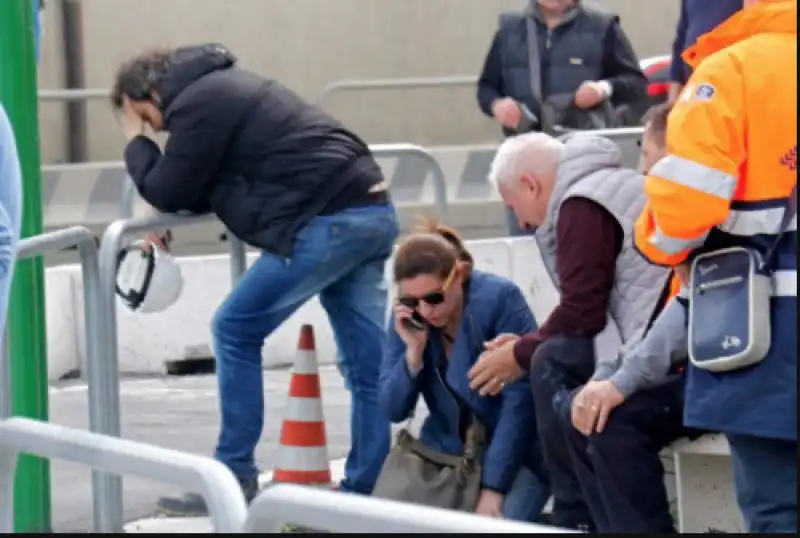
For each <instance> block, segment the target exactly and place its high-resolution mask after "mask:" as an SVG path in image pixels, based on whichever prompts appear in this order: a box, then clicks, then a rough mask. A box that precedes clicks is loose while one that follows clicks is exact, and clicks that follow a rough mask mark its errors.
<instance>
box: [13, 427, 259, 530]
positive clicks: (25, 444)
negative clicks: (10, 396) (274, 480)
mask: <svg viewBox="0 0 800 538" xmlns="http://www.w3.org/2000/svg"><path fill="white" fill-rule="evenodd" d="M20 452H23V453H27V454H31V455H33V456H37V457H40V458H49V459H59V460H64V461H69V462H72V463H80V464H83V465H87V466H89V467H91V468H92V469H96V470H101V471H103V472H105V473H111V474H114V475H120V474H126V475H135V476H139V477H142V478H149V479H151V480H156V481H159V482H167V483H170V484H173V485H175V486H179V487H183V488H186V489H189V490H191V491H197V492H198V493H200V494H201V495H202V496H203V498H204V499H205V501H206V505H207V506H208V511H209V515H210V516H211V521H212V523H213V525H214V529H215V531H216V532H218V533H240V532H241V531H242V528H243V525H244V522H245V520H246V517H247V505H246V504H245V500H244V495H243V494H242V489H241V486H239V483H238V482H237V481H236V478H235V477H234V476H233V474H232V473H231V472H230V471H229V470H228V468H227V467H225V465H223V464H222V463H220V462H218V461H215V460H213V459H211V458H204V457H201V456H196V455H194V454H187V453H184V452H178V451H175V450H168V449H165V448H159V447H155V446H151V445H147V444H144V443H137V442H134V441H128V440H124V439H114V438H113V437H107V436H104V435H98V434H96V433H90V432H86V431H82V430H77V429H73V428H66V427H64V426H57V425H54V424H47V423H44V422H39V421H36V420H30V419H23V418H9V419H5V420H0V534H10V533H12V532H14V474H15V473H14V471H15V469H16V466H17V457H18V455H19V453H20ZM116 531H117V532H121V531H122V528H121V526H120V528H119V529H116Z"/></svg>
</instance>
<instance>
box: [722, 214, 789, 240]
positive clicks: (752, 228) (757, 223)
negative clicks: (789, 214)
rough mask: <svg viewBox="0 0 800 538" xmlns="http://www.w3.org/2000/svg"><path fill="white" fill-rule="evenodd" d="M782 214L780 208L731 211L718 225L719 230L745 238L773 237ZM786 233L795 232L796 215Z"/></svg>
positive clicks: (778, 226)
mask: <svg viewBox="0 0 800 538" xmlns="http://www.w3.org/2000/svg"><path fill="white" fill-rule="evenodd" d="M784 212H785V210H784V209H783V208H780V207H774V208H771V209H754V210H749V211H746V210H741V209H732V210H731V214H730V216H729V217H728V218H727V219H726V220H725V222H724V223H722V224H721V225H720V227H719V229H720V230H722V231H723V232H728V233H729V234H733V235H740V236H745V237H748V236H752V235H759V234H770V235H774V234H776V233H778V228H780V225H781V220H782V219H783V214H784ZM787 231H792V232H794V231H797V215H795V216H794V218H793V219H792V221H791V222H790V223H789V227H788V228H787Z"/></svg>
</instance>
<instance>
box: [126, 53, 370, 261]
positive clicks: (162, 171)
mask: <svg viewBox="0 0 800 538" xmlns="http://www.w3.org/2000/svg"><path fill="white" fill-rule="evenodd" d="M235 63H236V58H235V57H234V56H233V55H232V54H231V53H230V52H228V51H227V49H225V48H224V47H222V46H219V45H202V46H195V47H185V48H181V49H178V50H177V51H176V53H175V54H174V56H173V57H172V60H171V62H170V65H169V67H168V71H167V74H166V76H165V77H164V78H163V79H162V80H161V81H160V82H159V85H158V87H159V90H160V91H159V93H160V96H161V107H162V110H163V113H164V119H165V127H166V131H168V132H169V133H170V136H169V140H168V141H167V145H166V148H165V150H164V153H163V155H162V153H161V151H160V149H159V148H158V146H157V145H156V144H155V143H154V142H153V141H152V140H150V139H149V138H147V137H144V136H139V137H137V138H135V139H133V140H132V141H131V142H130V143H129V144H128V146H127V148H126V150H125V161H126V164H127V167H128V172H129V173H130V175H131V177H132V178H133V181H134V182H135V183H136V186H137V188H138V190H139V193H140V194H141V196H142V198H144V199H145V200H146V201H147V202H148V203H149V204H151V205H152V206H153V207H155V208H156V209H158V210H159V211H162V212H177V211H181V210H188V211H192V212H195V213H207V212H210V211H211V212H214V213H215V214H216V215H217V216H218V217H219V219H220V220H221V221H222V222H223V223H224V224H225V226H227V227H228V229H229V230H230V231H231V232H232V233H233V234H235V235H236V236H237V237H239V238H240V239H242V240H243V241H245V242H246V243H249V244H250V245H253V246H255V247H259V248H263V249H265V250H267V251H270V252H273V253H276V254H279V255H282V256H285V257H289V256H290V255H291V252H292V245H293V242H294V237H295V235H296V233H297V231H298V230H299V229H300V228H302V227H303V226H304V225H305V224H306V223H307V222H308V221H309V220H311V219H312V218H313V217H315V216H317V215H318V214H320V212H322V211H323V210H324V209H325V208H326V207H328V206H329V204H331V202H332V200H334V198H336V197H337V196H341V195H342V193H346V192H355V193H356V195H357V194H358V191H361V192H366V191H367V190H368V189H369V187H370V186H371V185H373V184H375V183H378V182H380V181H381V180H382V179H383V177H382V174H381V170H380V168H379V167H378V165H377V163H376V162H375V161H374V159H373V158H372V156H371V154H370V151H369V149H368V147H367V145H366V144H365V143H364V142H363V141H362V140H361V139H359V138H358V137H357V136H356V135H355V134H353V133H351V132H350V131H348V130H347V129H345V128H344V126H343V125H342V124H340V123H339V122H338V121H337V120H336V119H334V118H333V117H331V116H330V115H328V114H327V113H325V112H323V111H322V110H320V109H319V108H317V107H315V106H313V105H310V104H308V103H306V102H305V101H303V100H302V99H301V98H300V97H299V96H298V95H296V94H295V93H294V92H292V91H291V90H289V89H288V88H286V87H285V86H283V85H282V84H280V83H279V82H277V81H275V80H271V79H268V78H265V77H262V76H260V75H257V74H255V73H252V72H250V71H247V70H245V69H241V68H239V67H236V66H235ZM356 183H357V184H360V185H357V186H358V187H359V188H358V189H354V188H353V185H354V184H356ZM362 187H363V188H362Z"/></svg>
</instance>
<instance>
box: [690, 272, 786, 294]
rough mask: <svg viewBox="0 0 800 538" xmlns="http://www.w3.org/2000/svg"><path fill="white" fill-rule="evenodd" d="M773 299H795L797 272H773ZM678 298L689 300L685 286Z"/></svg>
mask: <svg viewBox="0 0 800 538" xmlns="http://www.w3.org/2000/svg"><path fill="white" fill-rule="evenodd" d="M772 286H773V288H772V295H773V297H797V270H796V269H786V270H783V271H775V272H774V273H773V275H772ZM678 297H682V298H684V299H689V298H690V297H691V292H690V290H689V288H687V287H686V286H681V290H680V292H679V293H678Z"/></svg>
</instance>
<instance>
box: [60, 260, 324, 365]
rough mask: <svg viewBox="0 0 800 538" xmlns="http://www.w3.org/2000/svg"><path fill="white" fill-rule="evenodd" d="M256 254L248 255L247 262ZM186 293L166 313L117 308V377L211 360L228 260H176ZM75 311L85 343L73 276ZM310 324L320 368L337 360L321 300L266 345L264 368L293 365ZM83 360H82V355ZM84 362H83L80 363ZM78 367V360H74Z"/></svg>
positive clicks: (293, 318)
mask: <svg viewBox="0 0 800 538" xmlns="http://www.w3.org/2000/svg"><path fill="white" fill-rule="evenodd" d="M257 256H258V254H256V253H250V254H249V255H248V263H253V262H254V261H255V259H256V257H257ZM178 263H179V265H180V267H181V270H182V272H183V279H184V288H183V291H182V293H181V296H180V298H179V299H178V301H177V302H176V303H175V304H174V305H173V306H171V307H170V308H169V309H167V310H165V311H164V312H157V313H152V314H136V313H131V312H129V311H128V310H127V309H125V308H124V307H123V306H122V304H121V303H119V302H118V303H117V323H118V340H119V360H120V372H123V373H138V374H163V373H165V371H166V369H165V361H175V360H182V359H191V358H203V357H207V356H213V353H212V349H213V348H212V342H211V320H212V318H213V316H214V312H215V311H216V309H217V307H218V306H219V305H220V304H221V303H222V301H223V300H224V299H225V297H227V295H228V293H229V291H230V282H231V279H230V272H229V258H228V256H226V255H222V256H201V257H187V258H180V259H179V260H178ZM75 280H76V282H75V288H76V290H75V294H74V303H73V311H74V313H75V319H76V320H77V322H76V332H77V338H78V339H80V340H81V341H82V340H83V339H84V338H85V326H84V323H83V319H84V317H83V282H82V279H81V278H80V274H79V272H78V274H77V275H76V279H75ZM305 323H310V324H312V325H313V326H314V328H315V331H316V335H317V355H318V359H319V361H320V364H332V363H333V362H334V361H335V360H336V350H335V346H333V336H332V331H331V328H330V323H329V322H328V318H327V316H326V315H325V312H324V310H323V309H322V307H321V306H320V304H319V301H317V300H316V299H313V300H312V301H309V303H307V304H306V305H304V306H303V307H302V308H300V309H299V310H298V311H297V312H296V313H295V314H294V315H293V316H291V318H290V319H289V320H287V321H286V323H284V324H283V325H282V326H281V327H280V328H279V329H278V330H277V331H275V333H273V334H272V335H271V337H270V338H269V339H268V340H267V341H266V344H265V346H264V350H263V355H262V356H263V359H264V367H265V368H273V367H277V366H286V365H290V364H292V362H293V360H294V351H295V349H296V348H297V337H298V334H299V331H300V326H301V325H302V324H305ZM81 357H85V350H83V351H82V353H81ZM81 360H82V359H81ZM77 362H80V361H77Z"/></svg>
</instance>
